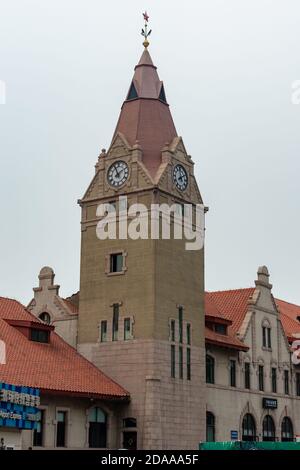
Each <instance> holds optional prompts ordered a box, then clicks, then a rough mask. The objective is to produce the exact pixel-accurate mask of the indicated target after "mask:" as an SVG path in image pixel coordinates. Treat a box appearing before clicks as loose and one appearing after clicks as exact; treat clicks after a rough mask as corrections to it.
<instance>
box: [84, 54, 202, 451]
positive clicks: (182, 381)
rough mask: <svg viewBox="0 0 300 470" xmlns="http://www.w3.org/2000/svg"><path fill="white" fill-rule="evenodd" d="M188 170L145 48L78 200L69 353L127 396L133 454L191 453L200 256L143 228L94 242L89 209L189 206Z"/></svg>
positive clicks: (192, 187)
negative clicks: (74, 336) (74, 337)
mask: <svg viewBox="0 0 300 470" xmlns="http://www.w3.org/2000/svg"><path fill="white" fill-rule="evenodd" d="M193 167H194V164H193V162H192V160H191V157H190V156H189V155H188V154H187V152H186V150H185V147H184V144H183V141H182V139H181V138H180V137H179V136H178V135H177V132H176V129H175V126H174V123H173V119H172V116H171V113H170V110H169V105H168V103H167V101H166V95H165V90H164V85H163V83H162V82H161V81H160V80H159V77H158V74H157V71H156V67H155V66H154V65H153V62H152V59H151V57H150V54H149V52H148V50H147V48H145V50H144V52H143V54H142V56H141V59H140V61H139V63H138V65H137V66H136V67H135V73H134V77H133V79H132V82H131V85H130V88H129V92H128V95H127V97H126V100H125V101H124V103H123V106H122V110H121V113H120V117H119V120H118V123H117V127H116V130H115V133H114V136H113V139H112V143H111V146H110V148H109V149H108V151H107V152H105V151H103V152H102V154H101V155H100V157H99V161H98V163H97V165H96V174H95V176H94V178H93V180H92V182H91V184H90V185H89V187H88V189H87V191H86V193H85V195H84V197H83V198H82V199H81V200H80V206H81V209H82V221H81V227H82V238H81V273H80V299H79V316H78V351H79V352H80V353H81V354H83V355H84V356H86V357H87V358H88V359H89V360H91V361H92V362H93V363H94V364H95V365H96V366H97V367H99V368H100V369H101V370H103V371H104V372H106V373H107V374H109V376H110V377H112V378H113V379H114V380H116V381H118V382H119V383H122V384H123V386H124V387H125V388H126V389H127V390H128V391H129V392H130V396H131V401H130V405H129V407H128V410H126V413H127V414H126V415H124V419H126V418H127V417H131V418H134V420H135V422H136V423H137V429H136V430H137V433H136V446H137V447H138V448H144V449H176V448H177V449H179V448H182V449H189V448H196V447H197V444H198V442H199V439H201V438H204V434H205V412H204V406H203V404H204V400H205V398H204V391H205V387H204V367H205V365H204V336H203V334H204V311H203V304H204V261H203V249H202V250H199V251H188V250H186V249H185V240H177V239H175V238H174V235H172V234H171V237H170V239H168V240H167V239H166V240H163V239H161V238H160V239H153V238H152V239H151V236H150V230H151V228H150V226H149V227H148V229H147V234H146V235H148V234H149V236H144V237H141V238H140V239H132V238H130V237H128V238H126V239H125V238H121V237H117V239H115V240H114V239H106V240H99V238H98V237H97V233H96V229H97V224H98V222H99V217H98V216H97V208H98V207H99V205H100V204H102V203H109V204H110V207H113V208H116V209H121V207H120V204H121V202H120V200H119V196H126V197H127V200H128V201H127V202H128V207H131V206H132V205H134V204H139V203H142V204H144V206H145V207H146V213H145V214H144V215H145V216H146V217H147V216H148V215H149V214H150V212H151V204H162V203H165V204H166V205H168V206H170V205H172V204H175V205H176V207H178V208H180V210H182V207H183V204H185V203H188V204H193V205H194V206H195V205H196V204H199V203H202V199H201V196H200V192H199V189H198V186H197V183H196V180H195V177H194V170H193ZM177 173H179V176H178V178H177V179H176V175H177ZM120 175H121V177H120ZM120 217H121V216H120ZM129 217H130V216H129ZM117 222H118V228H119V227H120V219H118V221H117ZM148 231H149V232H148ZM171 233H172V230H171Z"/></svg>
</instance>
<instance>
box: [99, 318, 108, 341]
mask: <svg viewBox="0 0 300 470" xmlns="http://www.w3.org/2000/svg"><path fill="white" fill-rule="evenodd" d="M100 341H101V343H105V341H107V321H106V320H103V321H102V322H101V325H100Z"/></svg>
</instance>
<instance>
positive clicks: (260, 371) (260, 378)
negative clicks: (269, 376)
mask: <svg viewBox="0 0 300 470" xmlns="http://www.w3.org/2000/svg"><path fill="white" fill-rule="evenodd" d="M258 389H259V390H260V391H261V392H263V391H264V366H258Z"/></svg>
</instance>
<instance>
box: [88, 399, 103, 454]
mask: <svg viewBox="0 0 300 470" xmlns="http://www.w3.org/2000/svg"><path fill="white" fill-rule="evenodd" d="M106 421H107V420H106V414H105V413H104V411H102V410H101V408H97V407H96V408H91V409H90V410H89V447H92V448H95V447H97V448H99V447H101V448H103V447H106Z"/></svg>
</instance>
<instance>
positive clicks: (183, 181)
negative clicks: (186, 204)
mask: <svg viewBox="0 0 300 470" xmlns="http://www.w3.org/2000/svg"><path fill="white" fill-rule="evenodd" d="M173 181H174V184H175V185H176V187H177V188H178V189H180V191H184V190H185V189H186V188H187V185H188V175H187V172H186V170H185V168H183V166H182V165H176V166H175V168H174V171H173Z"/></svg>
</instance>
